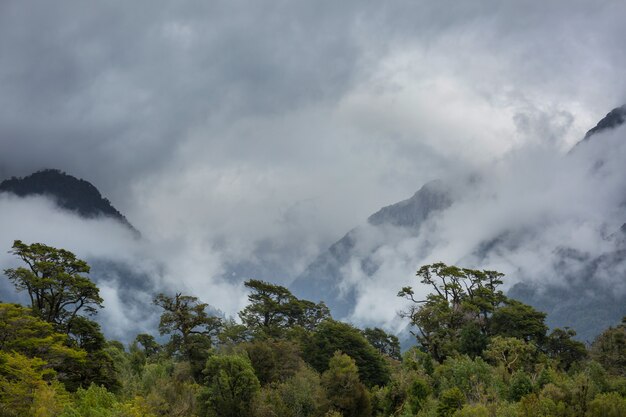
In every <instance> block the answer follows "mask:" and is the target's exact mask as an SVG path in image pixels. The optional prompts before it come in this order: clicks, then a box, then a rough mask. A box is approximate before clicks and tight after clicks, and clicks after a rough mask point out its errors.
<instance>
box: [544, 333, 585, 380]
mask: <svg viewBox="0 0 626 417" xmlns="http://www.w3.org/2000/svg"><path fill="white" fill-rule="evenodd" d="M574 336H576V332H575V331H574V330H572V329H568V328H567V327H566V328H565V329H559V328H556V329H554V330H553V331H552V333H550V335H549V336H548V337H547V339H546V341H545V343H544V349H545V351H546V353H547V354H548V356H549V357H551V358H553V359H554V360H555V361H556V362H557V364H558V366H559V367H560V368H561V369H563V370H565V371H567V370H569V369H570V367H571V366H572V365H573V364H574V363H576V362H579V361H581V360H583V359H584V358H586V357H587V348H586V347H585V345H584V344H583V343H581V342H579V341H576V340H574V339H573V337H574Z"/></svg>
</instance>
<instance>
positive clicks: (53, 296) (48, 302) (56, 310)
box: [4, 240, 102, 333]
mask: <svg viewBox="0 0 626 417" xmlns="http://www.w3.org/2000/svg"><path fill="white" fill-rule="evenodd" d="M9 253H12V254H14V255H16V256H17V257H19V258H20V259H21V260H22V261H23V262H24V263H25V264H26V265H27V267H26V268H25V267H19V268H10V269H5V271H4V273H5V275H6V276H7V277H8V278H9V280H10V281H11V282H12V283H13V285H15V288H16V289H17V290H18V291H26V292H27V293H28V296H29V298H30V303H31V308H32V310H33V311H34V312H35V313H36V314H37V315H39V316H40V317H41V318H42V319H43V320H45V321H47V322H49V323H53V324H54V325H55V327H56V328H57V329H58V330H60V331H64V332H66V333H69V332H71V328H72V323H73V320H74V319H75V318H76V316H77V315H78V313H79V312H81V311H84V312H85V313H87V314H88V315H93V314H95V313H96V312H97V308H102V298H100V294H99V290H98V287H96V285H95V284H94V283H93V282H92V281H91V280H90V279H89V278H87V277H86V276H84V275H82V274H86V273H89V265H87V263H86V262H85V261H83V260H81V259H78V258H76V255H74V254H73V253H72V252H70V251H67V250H64V249H57V248H53V247H51V246H47V245H44V244H42V243H33V244H31V245H27V244H24V243H22V241H20V240H16V241H15V242H14V243H13V249H12V250H11V251H10V252H9Z"/></svg>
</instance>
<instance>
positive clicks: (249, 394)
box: [200, 355, 260, 417]
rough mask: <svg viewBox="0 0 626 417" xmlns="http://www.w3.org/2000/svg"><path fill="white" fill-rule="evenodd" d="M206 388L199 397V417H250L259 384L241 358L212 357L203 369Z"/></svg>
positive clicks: (248, 365) (247, 360)
mask: <svg viewBox="0 0 626 417" xmlns="http://www.w3.org/2000/svg"><path fill="white" fill-rule="evenodd" d="M204 373H205V375H206V383H207V386H206V388H205V389H204V390H203V392H202V393H201V396H200V400H201V410H202V412H201V415H202V416H215V417H247V416H252V415H253V413H252V411H253V410H252V403H253V401H254V399H255V396H256V395H257V393H258V391H259V388H260V384H259V380H258V379H257V377H256V375H255V374H254V369H253V368H252V364H251V363H250V360H249V359H248V358H247V357H245V356H241V355H214V356H211V357H210V358H209V360H208V361H207V365H206V368H205V369H204Z"/></svg>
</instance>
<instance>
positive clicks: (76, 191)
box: [0, 169, 136, 232]
mask: <svg viewBox="0 0 626 417" xmlns="http://www.w3.org/2000/svg"><path fill="white" fill-rule="evenodd" d="M1 192H5V193H12V194H15V195H16V196H18V197H29V196H38V195H41V196H46V197H49V198H52V199H53V200H54V202H55V203H56V204H57V206H58V207H59V208H61V209H64V210H69V211H72V212H75V213H76V214H78V215H80V216H82V217H84V218H95V217H111V218H113V219H115V220H117V221H119V222H121V223H122V224H124V225H125V226H127V227H128V228H130V229H131V230H133V231H135V232H136V229H135V228H134V227H133V226H132V225H131V224H130V223H129V222H128V220H126V217H124V216H123V215H122V213H120V212H119V211H118V210H117V209H116V208H115V207H113V205H112V204H111V202H110V201H109V200H108V199H106V198H104V197H102V195H101V194H100V191H98V189H97V188H96V187H95V186H94V185H93V184H91V183H90V182H89V181H85V180H83V179H78V178H76V177H74V176H72V175H68V174H66V173H65V172H62V171H59V170H56V169H44V170H41V171H37V172H35V173H33V174H31V175H28V176H26V177H23V178H16V177H12V178H9V179H6V180H4V181H2V182H0V193H1Z"/></svg>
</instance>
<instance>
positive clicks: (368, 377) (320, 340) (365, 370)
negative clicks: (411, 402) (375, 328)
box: [304, 320, 389, 387]
mask: <svg viewBox="0 0 626 417" xmlns="http://www.w3.org/2000/svg"><path fill="white" fill-rule="evenodd" d="M336 351H341V352H343V353H345V354H346V355H349V356H350V357H351V358H353V359H354V360H355V361H356V365H357V366H358V369H359V375H360V379H361V381H362V382H363V383H364V384H365V385H367V386H368V387H373V386H374V385H379V386H383V385H385V384H386V383H387V382H388V381H389V366H388V365H387V362H386V361H385V359H384V358H383V356H382V355H381V354H380V353H379V352H378V351H377V350H376V349H375V348H374V347H373V346H372V345H371V344H370V343H369V342H368V341H367V339H365V337H364V336H363V334H362V333H361V332H360V331H359V330H358V329H356V328H354V327H352V326H350V325H349V324H346V323H341V322H338V321H335V320H326V321H325V322H323V323H322V324H320V325H319V326H318V328H317V330H316V331H315V332H313V334H312V335H311V336H310V337H308V338H307V339H306V341H305V346H304V359H305V360H306V361H307V362H308V363H309V364H310V365H311V366H312V367H313V368H314V369H315V370H317V371H318V372H324V371H325V370H327V369H328V361H329V360H330V359H331V358H332V357H333V355H334V354H335V352H336Z"/></svg>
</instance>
